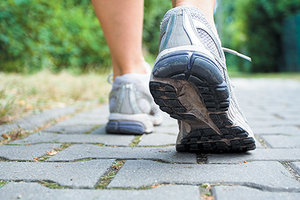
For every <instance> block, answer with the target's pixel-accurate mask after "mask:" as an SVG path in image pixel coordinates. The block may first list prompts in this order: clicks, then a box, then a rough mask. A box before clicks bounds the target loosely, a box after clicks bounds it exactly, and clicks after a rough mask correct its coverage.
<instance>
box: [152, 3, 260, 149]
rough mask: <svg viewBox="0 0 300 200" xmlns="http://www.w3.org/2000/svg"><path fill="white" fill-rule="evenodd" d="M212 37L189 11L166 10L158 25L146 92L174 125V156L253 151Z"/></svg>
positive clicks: (200, 18) (203, 20)
mask: <svg viewBox="0 0 300 200" xmlns="http://www.w3.org/2000/svg"><path fill="white" fill-rule="evenodd" d="M224 51H229V52H230V53H234V54H236V55H239V56H241V57H244V58H246V59H249V58H248V57H246V56H243V55H241V54H238V53H237V52H235V51H232V50H228V49H222V47H221V42H220V40H219V37H218V35H217V33H216V32H215V31H214V30H213V29H212V28H211V26H210V25H209V22H208V21H207V20H206V18H205V16H204V15H203V14H202V13H201V11H200V10H199V9H197V8H194V7H187V6H182V7H177V8H174V9H171V10H169V11H168V12H167V13H166V15H165V17H164V19H163V21H162V24H161V41H160V49H159V55H158V57H157V59H156V61H155V64H154V68H153V71H152V76H151V81H150V91H151V94H152V96H153V97H154V101H155V102H156V103H157V104H158V105H159V107H160V109H161V110H162V111H164V112H167V113H168V114H170V116H171V117H173V118H175V119H178V120H179V121H178V122H179V130H180V131H179V135H178V138H177V143H176V149H177V151H189V152H194V151H195V152H243V151H248V150H253V149H255V140H254V135H253V132H252V130H251V129H250V127H249V126H248V124H247V122H246V120H245V118H244V117H243V115H242V113H241V111H240V108H239V106H238V104H237V101H236V98H235V96H234V93H233V90H232V85H231V82H230V80H229V77H228V74H227V69H226V63H225V56H224Z"/></svg>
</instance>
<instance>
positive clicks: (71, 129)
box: [44, 124, 95, 134]
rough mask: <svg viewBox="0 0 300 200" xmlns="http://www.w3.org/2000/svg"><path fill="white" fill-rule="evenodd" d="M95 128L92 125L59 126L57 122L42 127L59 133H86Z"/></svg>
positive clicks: (47, 130)
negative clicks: (53, 124)
mask: <svg viewBox="0 0 300 200" xmlns="http://www.w3.org/2000/svg"><path fill="white" fill-rule="evenodd" d="M94 128H95V126H94V125H68V126H60V125H59V124H57V125H55V126H51V127H49V128H46V129H44V131H46V132H52V133H61V134H86V133H89V132H90V131H92V130H93V129H94Z"/></svg>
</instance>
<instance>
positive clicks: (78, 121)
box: [56, 105, 109, 127]
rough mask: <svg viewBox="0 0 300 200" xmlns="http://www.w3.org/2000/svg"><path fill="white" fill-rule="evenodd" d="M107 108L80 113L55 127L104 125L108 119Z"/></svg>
mask: <svg viewBox="0 0 300 200" xmlns="http://www.w3.org/2000/svg"><path fill="white" fill-rule="evenodd" d="M108 115H109V112H108V106H107V105H105V106H102V107H101V108H94V109H91V110H88V111H85V112H81V113H79V114H77V115H75V116H73V117H71V118H69V119H67V120H65V121H62V122H59V123H57V124H56V126H59V127H61V126H62V127H66V126H74V125H92V126H96V125H101V124H106V122H107V119H108Z"/></svg>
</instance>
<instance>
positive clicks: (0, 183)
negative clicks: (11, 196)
mask: <svg viewBox="0 0 300 200" xmlns="http://www.w3.org/2000/svg"><path fill="white" fill-rule="evenodd" d="M6 183H7V181H3V180H0V188H2V187H3V186H4V185H5V184H6Z"/></svg>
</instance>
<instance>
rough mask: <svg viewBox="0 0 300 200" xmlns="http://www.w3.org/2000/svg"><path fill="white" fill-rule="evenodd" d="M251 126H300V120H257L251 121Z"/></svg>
mask: <svg viewBox="0 0 300 200" xmlns="http://www.w3.org/2000/svg"><path fill="white" fill-rule="evenodd" d="M249 124H250V126H251V127H257V128H260V127H282V126H284V127H285V126H298V125H300V122H298V121H294V120H279V119H278V120H273V121H255V122H250V123H249Z"/></svg>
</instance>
